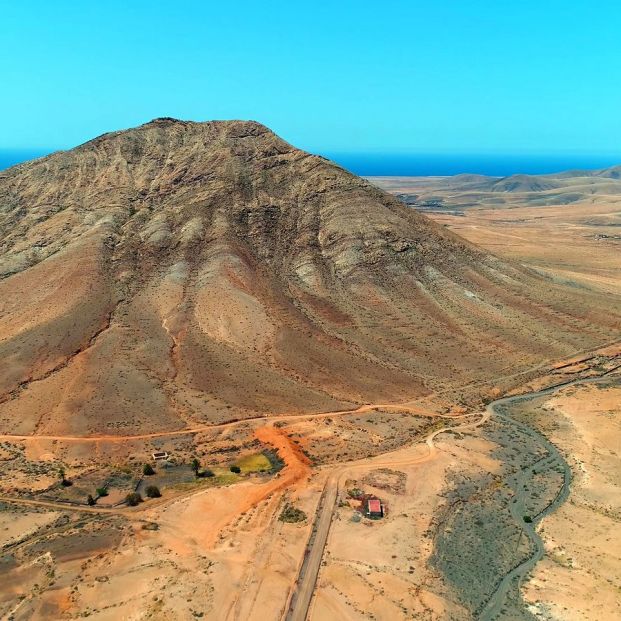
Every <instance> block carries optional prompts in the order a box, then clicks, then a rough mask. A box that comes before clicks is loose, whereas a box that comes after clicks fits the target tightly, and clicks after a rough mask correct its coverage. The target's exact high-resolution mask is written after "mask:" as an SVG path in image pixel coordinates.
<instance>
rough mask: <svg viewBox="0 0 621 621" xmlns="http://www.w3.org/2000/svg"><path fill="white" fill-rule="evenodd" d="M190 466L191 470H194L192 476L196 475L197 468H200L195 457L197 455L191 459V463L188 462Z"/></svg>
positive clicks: (199, 463)
mask: <svg viewBox="0 0 621 621" xmlns="http://www.w3.org/2000/svg"><path fill="white" fill-rule="evenodd" d="M190 466H191V467H192V470H193V472H194V476H195V477H198V471H199V470H200V468H201V462H200V461H198V458H197V457H195V458H194V459H192V461H191V463H190Z"/></svg>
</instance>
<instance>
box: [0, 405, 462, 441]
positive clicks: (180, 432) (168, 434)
mask: <svg viewBox="0 0 621 621" xmlns="http://www.w3.org/2000/svg"><path fill="white" fill-rule="evenodd" d="M411 403H412V400H410V401H404V402H401V403H369V404H366V405H361V406H360V407H358V408H355V409H349V410H334V411H333V412H317V413H314V414H313V413H309V414H278V415H275V416H274V415H272V414H265V415H262V416H255V417H250V418H243V419H240V420H234V421H229V422H226V423H218V424H216V425H201V426H199V427H188V428H185V429H177V430H173V431H156V432H153V433H142V434H136V435H125V436H121V435H118V436H111V435H95V436H63V435H58V436H52V435H41V434H36V435H15V434H0V441H25V442H27V441H32V440H37V441H40V440H54V441H60V442H84V443H89V442H95V443H96V442H110V443H115V442H132V441H134V440H151V439H155V438H172V437H176V436H184V435H192V434H196V433H202V432H204V431H211V430H213V429H227V428H230V427H239V426H241V425H245V424H248V423H254V422H258V421H259V422H260V421H264V422H268V423H274V422H277V421H289V420H298V419H300V420H315V419H321V418H330V417H332V416H348V415H355V414H364V413H365V412H371V411H372V410H382V409H383V410H402V411H405V412H411V413H413V414H416V415H420V416H429V417H433V418H447V419H452V418H456V417H455V416H451V415H450V414H438V413H436V412H431V411H430V410H425V409H423V408H420V407H417V406H414V405H411Z"/></svg>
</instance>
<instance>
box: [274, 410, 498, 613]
mask: <svg viewBox="0 0 621 621" xmlns="http://www.w3.org/2000/svg"><path fill="white" fill-rule="evenodd" d="M490 415H491V411H489V410H486V411H485V412H484V413H483V415H482V416H481V417H480V418H479V419H478V420H476V421H474V422H472V423H465V424H463V425H458V426H455V427H450V426H449V427H442V428H441V429H436V430H435V431H433V432H432V433H430V434H429V435H428V436H427V438H426V439H425V443H426V446H427V452H426V453H425V454H424V455H420V456H417V457H409V458H402V457H398V456H395V457H393V458H391V457H390V456H391V453H386V454H384V455H381V456H379V457H378V458H372V459H369V460H365V461H362V460H357V461H354V462H350V463H347V464H344V465H343V466H340V467H339V468H338V469H335V470H333V471H332V473H331V474H330V476H329V477H328V479H327V481H326V485H325V488H324V491H323V495H322V501H321V502H320V504H319V507H318V514H317V516H316V518H315V523H314V525H313V531H312V535H311V540H310V541H309V548H310V551H309V552H308V555H307V557H306V559H305V560H304V563H303V564H302V567H301V569H300V573H299V575H298V577H297V580H296V584H295V586H294V587H293V588H294V591H293V594H292V596H291V597H290V602H291V603H290V606H289V609H288V610H287V611H286V613H285V619H286V621H305V620H306V618H307V617H308V613H309V609H310V607H311V602H312V599H313V594H314V592H315V585H316V583H317V577H318V575H319V569H320V567H321V561H322V559H323V554H324V550H325V547H326V543H327V541H328V535H329V533H330V526H331V525H332V517H333V514H334V509H335V506H336V501H337V498H338V491H339V488H340V486H341V482H342V480H343V478H344V477H345V476H346V475H348V474H349V473H350V472H351V471H352V470H371V469H375V468H383V467H398V466H410V465H416V464H420V463H423V462H426V461H429V460H430V459H432V457H433V455H434V454H435V451H436V447H435V444H434V439H435V438H436V437H437V436H438V435H440V434H441V433H444V432H446V431H449V430H452V431H466V430H468V429H475V428H477V427H479V426H480V425H482V424H484V423H485V422H486V421H487V420H488V419H489V417H490ZM465 416H467V415H465ZM453 418H458V417H453ZM462 418H463V417H462ZM402 451H403V450H402V449H400V450H398V451H395V452H393V454H394V453H397V454H398V453H399V452H402Z"/></svg>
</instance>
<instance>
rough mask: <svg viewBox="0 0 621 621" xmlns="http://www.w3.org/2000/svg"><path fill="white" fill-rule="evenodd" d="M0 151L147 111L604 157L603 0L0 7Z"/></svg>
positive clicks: (619, 10)
mask: <svg viewBox="0 0 621 621" xmlns="http://www.w3.org/2000/svg"><path fill="white" fill-rule="evenodd" d="M0 46H1V47H0V51H1V54H0V85H1V89H2V96H1V97H0V119H1V120H0V149H19V148H24V149H52V148H67V147H71V146H74V145H76V144H78V143H80V142H83V141H85V140H87V139H89V138H91V137H93V136H95V135H98V134H101V133H103V132H105V131H110V130H115V129H120V128H125V127H131V126H134V125H138V124H140V123H143V122H146V121H148V120H150V119H152V118H154V117H157V116H174V117H179V118H183V119H192V120H209V119H230V118H243V119H255V120H257V121H260V122H262V123H265V124H266V125H268V126H270V127H271V128H272V129H274V130H275V131H276V132H277V133H279V134H280V135H281V136H283V137H284V138H285V139H287V140H289V141H290V142H292V143H294V144H296V145H297V146H300V147H303V148H306V149H309V150H313V151H319V152H383V153H406V152H419V153H425V152H462V153H463V152H470V153H479V152H501V153H544V152H545V153H555V152H561V153H562V152H565V153H567V152H573V153H575V152H585V153H600V154H601V153H612V154H615V153H619V155H620V158H619V159H620V160H621V2H619V0H598V2H594V1H593V0H590V1H589V2H586V1H584V0H569V1H568V0H563V1H560V0H520V1H517V0H515V1H508V0H444V1H443V0H427V1H425V2H422V1H417V0H402V1H391V0H383V1H382V2H378V1H377V0H376V1H372V2H367V1H364V0H355V1H350V0H332V1H330V2H321V1H318V0H315V1H313V2H308V1H303V0H299V1H296V0H288V1H285V2H279V1H278V2H270V1H269V0H265V1H259V0H256V1H253V2H250V1H235V0H229V1H228V2H223V1H220V0H219V1H208V0H203V1H200V2H199V1H191V0H190V1H185V2H184V1H178V2H171V1H170V0H168V1H166V2H160V1H158V0H149V1H142V0H133V1H130V0H124V1H123V2H120V1H117V0H106V1H105V2H78V1H72V2H68V1H63V0H55V1H54V2H50V1H49V0H46V1H38V0H30V1H28V0H22V1H21V2H15V1H13V0H0Z"/></svg>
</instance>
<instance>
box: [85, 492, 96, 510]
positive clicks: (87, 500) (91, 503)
mask: <svg viewBox="0 0 621 621" xmlns="http://www.w3.org/2000/svg"><path fill="white" fill-rule="evenodd" d="M86 504H87V505H88V506H89V507H92V506H93V505H94V504H95V499H94V498H93V497H92V496H91V495H90V494H89V495H88V498H87V499H86Z"/></svg>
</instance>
